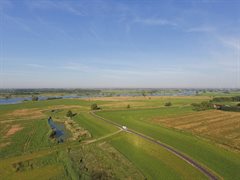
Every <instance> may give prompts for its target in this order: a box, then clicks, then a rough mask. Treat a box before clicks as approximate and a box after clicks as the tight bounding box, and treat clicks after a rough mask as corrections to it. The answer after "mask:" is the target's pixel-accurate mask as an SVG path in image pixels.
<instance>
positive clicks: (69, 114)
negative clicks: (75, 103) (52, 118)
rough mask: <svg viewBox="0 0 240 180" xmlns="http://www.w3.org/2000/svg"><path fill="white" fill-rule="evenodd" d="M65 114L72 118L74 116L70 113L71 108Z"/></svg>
mask: <svg viewBox="0 0 240 180" xmlns="http://www.w3.org/2000/svg"><path fill="white" fill-rule="evenodd" d="M66 116H67V117H70V118H72V117H73V116H74V114H73V113H72V111H71V110H69V111H68V112H67V114H66Z"/></svg>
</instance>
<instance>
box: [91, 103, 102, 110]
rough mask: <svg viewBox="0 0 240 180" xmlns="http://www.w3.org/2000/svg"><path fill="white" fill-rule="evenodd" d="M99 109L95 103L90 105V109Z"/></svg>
mask: <svg viewBox="0 0 240 180" xmlns="http://www.w3.org/2000/svg"><path fill="white" fill-rule="evenodd" d="M98 109H100V108H99V107H98V105H97V104H96V103H94V104H92V105H91V110H98Z"/></svg>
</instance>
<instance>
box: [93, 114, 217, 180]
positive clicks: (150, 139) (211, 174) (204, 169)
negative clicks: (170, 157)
mask: <svg viewBox="0 0 240 180" xmlns="http://www.w3.org/2000/svg"><path fill="white" fill-rule="evenodd" d="M90 114H91V115H93V116H94V117H96V118H98V119H101V120H103V121H105V122H107V123H109V124H112V125H114V126H117V127H119V128H122V126H123V125H120V124H118V123H115V122H113V121H110V120H108V119H105V118H103V117H101V116H98V115H96V114H95V113H94V112H90ZM124 131H126V132H129V133H132V134H135V135H137V136H139V137H141V138H144V139H146V140H148V141H151V142H153V143H155V144H157V145H159V146H161V147H163V148H165V149H166V150H168V151H169V152H171V153H173V154H175V155H176V156H178V157H179V158H181V159H182V160H184V161H186V162H187V163H189V164H191V165H192V166H193V167H195V168H196V169H198V170H199V171H201V172H202V173H203V174H204V175H205V176H207V177H208V178H209V179H211V180H217V179H219V178H218V177H217V176H215V175H214V174H213V173H212V172H211V171H209V170H208V169H207V168H205V167H203V166H202V165H201V164H199V163H198V162H196V161H194V160H193V159H192V158H190V157H188V156H186V155H184V154H183V153H181V152H179V151H177V150H176V149H174V148H172V147H171V146H168V145H166V144H164V143H161V142H160V141H157V140H155V139H153V138H151V137H149V136H146V135H144V134H141V133H139V132H136V131H134V130H132V129H126V130H125V129H124ZM193 179H194V177H193Z"/></svg>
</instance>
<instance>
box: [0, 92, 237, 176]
mask: <svg viewBox="0 0 240 180" xmlns="http://www.w3.org/2000/svg"><path fill="white" fill-rule="evenodd" d="M209 99H210V98H209V97H207V96H188V97H184V96H182V97H104V98H87V99H57V100H45V101H36V102H30V101H29V102H23V103H21V104H11V105H0V125H1V126H0V135H1V137H0V178H1V179H16V178H20V179H33V178H34V179H116V178H118V179H146V178H147V179H191V178H192V177H195V179H207V177H206V175H205V174H204V173H202V172H201V171H199V170H198V169H197V168H195V167H193V166H192V165H190V164H189V163H187V162H186V161H185V160H183V159H182V158H180V157H178V156H176V155H175V154H173V153H172V152H170V151H168V150H166V149H165V148H163V147H161V146H159V145H157V144H156V143H153V142H151V141H148V140H147V139H144V138H142V137H140V136H137V135H135V134H132V133H129V132H128V131H124V130H123V129H121V128H119V127H117V126H115V125H114V124H112V123H109V122H107V121H104V120H101V119H99V118H97V117H95V116H93V115H92V114H91V113H90V112H91V109H90V106H91V104H93V103H96V104H97V105H98V106H99V107H100V108H101V110H100V111H97V112H95V113H96V114H97V115H99V116H101V117H104V118H106V119H108V120H110V121H111V122H117V123H119V124H121V125H124V126H127V128H129V129H132V130H134V131H136V132H138V133H141V134H143V135H146V136H148V137H151V138H153V139H155V140H158V141H160V142H162V143H164V144H166V145H168V146H170V147H173V148H174V149H175V150H177V151H179V152H181V153H183V154H184V155H186V156H188V157H190V158H192V159H193V160H194V161H196V162H197V163H199V164H200V165H201V166H203V167H204V168H205V169H207V170H208V171H209V172H211V173H212V174H214V176H216V177H219V178H224V179H239V177H240V174H239V171H238V168H239V166H240V154H239V137H240V134H239V132H240V131H239V117H240V115H239V113H237V112H223V111H217V110H207V111H201V112H196V111H193V110H192V107H191V104H192V103H199V102H202V101H206V100H209ZM169 101H170V102H171V103H172V106H171V107H166V106H165V103H166V102H169ZM128 105H129V107H128ZM69 110H71V111H72V112H73V113H74V114H75V115H74V116H73V117H72V118H69V117H67V116H66V114H67V113H68V111H69ZM50 116H51V117H52V119H53V121H54V122H55V123H58V124H60V125H62V126H65V127H66V128H65V129H66V132H65V133H66V134H67V139H66V140H65V141H64V142H63V143H59V142H58V141H56V140H54V139H52V138H50V136H51V132H52V130H51V128H50V126H49V124H48V121H47V119H48V118H49V117H50ZM41 173H43V174H44V175H43V176H41V177H40V174H41Z"/></svg>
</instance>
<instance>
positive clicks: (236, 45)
mask: <svg viewBox="0 0 240 180" xmlns="http://www.w3.org/2000/svg"><path fill="white" fill-rule="evenodd" d="M218 39H219V40H220V42H222V43H223V44H224V45H225V46H228V47H230V48H233V49H235V50H240V38H239V37H235V38H234V37H227V38H226V37H219V38H218Z"/></svg>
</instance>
